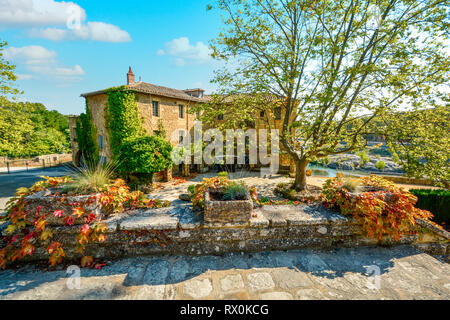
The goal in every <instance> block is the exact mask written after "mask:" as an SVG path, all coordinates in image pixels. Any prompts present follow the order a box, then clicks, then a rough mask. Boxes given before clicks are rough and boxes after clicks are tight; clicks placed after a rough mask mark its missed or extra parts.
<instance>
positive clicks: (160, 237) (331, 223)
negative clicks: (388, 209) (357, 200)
mask: <svg viewBox="0 0 450 320" xmlns="http://www.w3.org/2000/svg"><path fill="white" fill-rule="evenodd" d="M106 223H107V225H108V231H107V240H106V242H104V243H100V244H90V245H88V247H87V251H86V252H85V253H86V254H88V255H91V256H93V257H95V258H97V259H116V258H122V257H130V256H139V255H164V254H170V255H172V254H187V255H211V254H213V255H221V254H225V253H229V252H244V251H245V252H258V251H267V250H290V249H302V248H318V249H330V248H334V247H359V246H376V245H377V242H376V241H375V240H373V239H369V238H366V237H364V236H362V235H361V227H360V226H359V225H357V224H355V223H354V222H353V221H352V220H349V219H348V218H346V217H344V216H342V215H339V214H337V213H334V212H332V211H329V210H326V209H324V208H319V207H315V206H314V205H311V206H273V207H264V208H263V209H257V210H255V216H253V217H252V218H251V219H250V220H249V221H248V222H246V223H234V224H230V223H228V224H213V223H207V222H204V221H203V217H202V216H197V215H193V212H192V207H191V206H190V205H181V206H175V207H168V208H161V209H153V210H138V211H135V212H132V213H130V212H128V213H121V214H118V215H116V216H113V217H111V218H109V219H108V220H106ZM422 227H423V226H422ZM79 228H80V227H79V226H78V227H65V226H64V227H62V226H57V227H53V228H52V230H53V233H54V239H53V240H55V241H60V242H61V243H62V244H63V247H64V250H65V252H66V255H67V259H78V258H80V257H81V255H80V254H79V253H78V252H77V251H76V247H75V243H76V235H77V233H78V232H79ZM449 239H450V236H449V233H448V232H445V231H442V232H441V233H435V232H434V231H433V230H432V229H429V230H428V231H427V232H426V233H419V234H418V235H411V236H405V237H403V238H402V239H401V241H400V242H393V241H392V240H391V239H389V238H385V239H384V240H383V244H384V245H399V244H415V245H416V246H417V247H419V248H420V249H422V250H425V251H429V252H431V253H435V254H441V255H445V254H447V255H448V254H450V247H449ZM46 245H47V244H46V243H42V244H41V245H38V246H37V248H36V251H35V254H34V255H33V256H32V257H31V258H27V259H28V260H46V259H48V254H47V253H46V252H45V250H44V249H45V247H46Z"/></svg>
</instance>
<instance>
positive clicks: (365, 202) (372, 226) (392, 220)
mask: <svg viewBox="0 0 450 320" xmlns="http://www.w3.org/2000/svg"><path fill="white" fill-rule="evenodd" d="M360 184H361V188H362V190H363V191H365V192H358V193H354V192H353V193H352V192H351V191H350V190H349V187H348V186H346V184H345V183H344V181H343V180H342V178H332V179H329V180H327V181H326V183H325V185H324V188H323V200H324V205H325V207H330V208H336V209H338V210H339V211H340V212H341V213H342V214H344V215H348V216H352V217H353V218H354V219H355V220H356V221H357V222H358V223H360V224H361V226H362V230H363V232H364V233H365V234H366V235H367V236H368V237H370V238H374V239H376V240H378V241H381V240H382V239H383V236H385V235H387V236H391V237H392V238H393V239H394V240H395V241H399V240H400V239H401V238H402V236H404V235H407V234H410V233H413V232H414V227H415V225H416V219H423V220H425V221H428V222H430V223H432V224H434V225H435V226H438V225H436V224H435V223H433V222H432V221H431V219H432V218H433V214H432V213H431V212H428V211H426V210H421V209H418V208H416V207H415V206H414V205H415V204H416V202H417V197H416V196H414V195H413V194H411V193H410V192H408V191H407V190H405V189H403V188H399V187H398V186H396V185H395V184H394V183H392V182H390V181H388V180H385V179H382V178H380V177H377V176H370V177H363V178H361V181H360ZM438 227H439V226H438Z"/></svg>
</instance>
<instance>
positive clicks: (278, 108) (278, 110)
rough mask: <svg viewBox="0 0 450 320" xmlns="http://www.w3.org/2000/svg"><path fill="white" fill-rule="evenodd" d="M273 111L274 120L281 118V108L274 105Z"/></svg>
mask: <svg viewBox="0 0 450 320" xmlns="http://www.w3.org/2000/svg"><path fill="white" fill-rule="evenodd" d="M274 113H275V120H281V108H280V107H276V108H275V110H274Z"/></svg>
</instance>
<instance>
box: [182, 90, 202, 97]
mask: <svg viewBox="0 0 450 320" xmlns="http://www.w3.org/2000/svg"><path fill="white" fill-rule="evenodd" d="M184 92H185V93H186V94H188V95H190V96H191V97H196V98H202V97H203V94H204V92H205V90H203V89H200V88H197V89H186V90H184Z"/></svg>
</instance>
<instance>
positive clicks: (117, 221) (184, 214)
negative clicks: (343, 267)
mask: <svg viewBox="0 0 450 320" xmlns="http://www.w3.org/2000/svg"><path fill="white" fill-rule="evenodd" d="M348 221H349V220H348V219H347V218H346V217H344V216H342V215H340V214H337V213H334V212H332V211H330V210H328V209H326V208H323V209H322V208H321V207H320V206H315V205H280V206H264V207H262V208H259V209H256V210H255V211H254V212H253V216H252V217H251V218H250V220H249V221H248V222H238V223H208V222H203V217H202V215H201V214H200V215H198V214H196V213H195V212H194V210H193V208H192V205H186V204H184V205H183V204H179V203H176V205H175V206H171V207H167V208H159V209H146V210H135V211H129V212H122V213H119V214H117V215H114V216H111V217H110V218H108V219H107V220H106V221H105V222H106V224H107V225H108V230H110V231H113V230H136V231H141V230H177V229H181V230H192V229H196V228H204V229H217V228H220V229H226V228H268V227H287V226H289V225H292V226H300V225H316V224H329V223H333V224H343V223H347V222H348Z"/></svg>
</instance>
